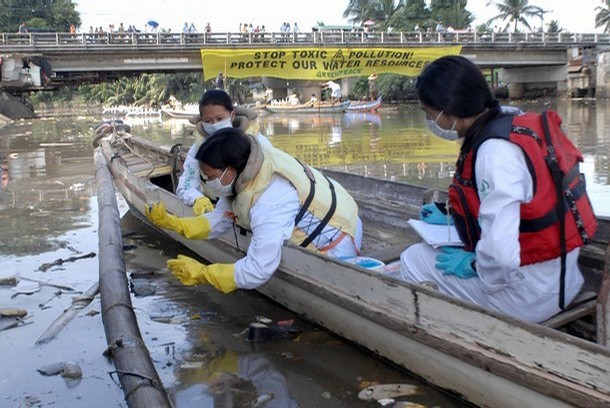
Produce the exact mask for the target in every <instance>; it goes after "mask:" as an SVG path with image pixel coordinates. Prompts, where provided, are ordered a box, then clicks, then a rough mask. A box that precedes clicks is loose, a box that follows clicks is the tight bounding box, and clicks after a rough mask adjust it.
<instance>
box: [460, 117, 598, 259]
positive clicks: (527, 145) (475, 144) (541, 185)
mask: <svg viewBox="0 0 610 408" xmlns="http://www.w3.org/2000/svg"><path fill="white" fill-rule="evenodd" d="M545 114H546V117H547V123H548V125H547V126H548V129H549V131H548V133H547V134H548V136H550V141H551V143H552V145H553V146H554V149H551V153H549V150H548V149H547V147H548V145H549V143H548V140H549V138H547V137H546V135H545V132H544V124H543V119H542V117H543V115H544V114H537V113H527V114H525V115H521V116H514V117H513V116H502V117H499V118H496V119H494V120H492V121H491V122H490V123H488V124H487V125H486V127H485V128H484V129H483V130H482V131H481V132H479V134H478V135H477V136H475V140H473V141H472V142H470V143H468V145H466V144H465V145H464V146H463V148H465V149H463V150H464V151H462V152H460V156H459V158H458V161H457V164H456V167H457V168H456V172H455V175H454V177H453V183H452V185H451V186H450V187H449V203H450V205H451V214H452V217H453V220H454V223H455V226H456V228H457V230H458V233H459V235H460V238H461V239H462V241H463V242H464V243H465V248H464V249H465V250H467V251H474V249H475V247H476V244H477V242H478V241H479V239H480V236H481V228H480V226H479V223H478V215H479V206H480V199H479V195H478V193H477V186H476V178H475V166H474V165H475V161H476V155H477V151H478V148H479V147H480V146H481V144H482V143H483V142H484V141H486V140H488V139H491V138H501V139H504V140H508V141H510V142H512V143H515V144H516V145H518V146H519V147H520V148H521V149H522V151H523V153H524V154H525V161H526V163H527V165H528V168H529V171H530V174H531V176H532V180H533V183H534V185H533V193H534V195H533V199H532V200H531V201H530V202H529V203H524V204H522V205H521V223H520V226H519V244H520V246H521V265H528V264H532V263H536V262H542V261H546V260H549V259H554V258H557V257H559V256H560V255H561V252H562V251H561V247H562V245H561V242H560V225H561V223H560V217H559V216H558V212H560V213H561V216H562V217H564V220H565V223H564V227H565V251H566V252H570V251H571V250H573V249H574V248H577V247H580V246H582V245H583V244H586V243H587V241H588V240H589V238H590V237H592V236H593V234H594V233H595V230H596V228H597V223H596V221H595V215H594V213H593V208H592V207H591V203H590V201H589V197H588V196H587V193H586V190H585V182H584V176H583V175H582V174H580V171H579V163H580V162H582V160H583V159H582V154H581V153H580V151H579V150H578V149H577V148H576V147H575V146H574V145H573V144H572V143H571V142H570V140H569V139H568V138H567V137H566V136H565V134H564V133H563V132H562V130H561V128H560V126H561V118H560V117H559V115H558V114H557V113H556V112H554V111H547V112H546V113H545ZM552 150H554V152H555V153H554V155H555V156H556V158H557V160H556V163H558V167H557V168H558V169H560V170H561V173H557V174H560V175H559V176H558V177H557V179H558V180H559V179H560V180H561V181H560V183H561V187H560V188H561V191H562V192H561V194H562V196H563V201H564V205H563V207H562V208H561V209H558V206H557V202H558V194H557V188H556V185H557V183H556V182H555V179H554V178H553V174H552V171H551V169H550V165H549V164H548V163H549V160H550V157H551V156H553V153H552Z"/></svg>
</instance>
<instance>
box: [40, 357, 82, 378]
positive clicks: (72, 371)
mask: <svg viewBox="0 0 610 408" xmlns="http://www.w3.org/2000/svg"><path fill="white" fill-rule="evenodd" d="M37 371H38V372H39V373H40V374H42V375H46V376H52V375H58V374H59V375H61V376H62V377H64V378H81V377H82V376H83V371H82V370H81V368H80V366H79V365H78V364H76V363H74V362H72V361H63V362H60V363H53V364H49V365H46V366H43V367H40V368H39V369H37Z"/></svg>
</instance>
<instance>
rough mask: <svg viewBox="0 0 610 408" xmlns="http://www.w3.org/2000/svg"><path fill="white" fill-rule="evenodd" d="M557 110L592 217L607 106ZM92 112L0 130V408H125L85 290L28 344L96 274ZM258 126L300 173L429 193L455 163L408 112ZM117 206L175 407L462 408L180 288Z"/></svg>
mask: <svg viewBox="0 0 610 408" xmlns="http://www.w3.org/2000/svg"><path fill="white" fill-rule="evenodd" d="M548 103H550V104H554V103H555V102H553V101H550V102H548ZM544 106H546V105H544ZM535 108H536V107H534V109H535ZM570 109H571V110H570ZM537 110H539V109H537ZM558 110H559V111H560V113H561V114H562V116H563V117H564V119H566V117H567V120H566V122H567V125H568V130H569V131H570V134H571V135H572V134H574V135H575V138H576V139H577V140H579V141H582V144H581V146H582V147H581V146H579V147H581V149H583V151H584V152H585V155H586V161H585V166H586V167H587V168H588V170H589V171H590V173H591V174H590V175H588V180H589V179H591V180H592V182H589V186H590V188H593V190H594V198H593V199H594V201H595V202H594V205H597V206H598V208H599V209H600V210H599V211H606V210H607V207H605V206H604V204H603V201H604V197H607V194H608V185H607V184H608V183H607V176H608V166H607V161H604V160H607V151H608V145H607V142H606V140H607V138H606V137H605V136H604V131H605V130H604V131H601V130H600V129H599V127H603V126H605V123H606V122H604V121H601V122H600V118H599V115H600V114H603V115H605V114H607V113H606V112H605V111H606V110H607V109H605V108H604V109H603V112H602V113H600V112H599V110H600V108H599V106H598V107H597V111H596V109H595V107H591V106H588V107H586V106H585V107H580V106H576V107H571V108H569V109H568V108H567V107H566V105H564V104H562V103H559V106H558ZM573 111H576V113H574V112H573ZM99 112H100V110H99V109H97V110H94V111H92V112H87V111H78V112H71V111H63V110H62V111H59V110H58V111H53V112H50V113H49V114H48V115H46V116H43V117H42V118H40V119H34V120H24V121H17V122H14V123H12V124H10V125H8V126H6V127H4V128H2V129H0V165H1V166H2V169H3V173H2V176H3V178H2V180H3V184H2V190H1V191H2V192H1V195H0V219H1V220H2V221H1V224H0V225H1V227H0V237H1V240H0V242H1V244H2V245H1V249H0V262H1V264H2V268H1V269H2V270H1V271H0V277H2V278H8V279H9V281H10V278H11V277H15V281H16V282H15V283H12V284H6V285H2V286H0V308H2V309H7V308H11V309H23V310H25V311H27V315H26V316H25V317H24V318H22V320H21V321H19V322H18V324H17V325H16V327H12V328H10V329H6V330H2V331H0V344H1V345H2V346H3V347H2V348H1V349H2V351H1V352H0V353H1V354H0V355H1V356H2V361H3V362H4V366H5V367H6V369H5V370H3V371H2V374H1V375H0V395H1V397H0V406H7V407H34V406H58V407H82V406H89V407H109V406H117V407H120V406H127V403H126V402H125V400H124V396H123V392H122V390H121V389H120V387H119V384H118V379H117V373H116V372H114V371H115V368H114V366H113V364H112V362H111V361H110V360H108V359H107V358H106V357H104V356H103V352H104V351H105V350H106V348H107V347H108V344H107V341H106V338H105V334H104V328H103V325H102V319H101V315H100V300H99V295H98V296H96V297H94V298H93V299H92V301H91V303H90V304H87V305H86V306H84V307H83V308H82V309H81V310H80V311H79V312H78V314H77V315H76V316H75V317H74V318H73V319H72V320H71V321H70V322H69V323H68V324H67V325H66V327H65V328H63V329H62V330H61V331H59V332H58V333H57V334H56V335H55V337H54V338H51V339H48V340H46V341H45V342H43V343H40V342H38V343H37V341H38V340H39V339H40V338H41V336H42V335H43V333H45V331H46V330H47V328H48V327H49V326H51V324H52V323H53V322H54V321H55V320H56V319H57V318H58V317H59V316H61V315H62V314H63V313H64V311H65V310H66V309H68V308H70V306H71V305H72V304H73V299H74V298H75V297H76V296H78V295H80V294H81V293H84V292H86V291H87V290H89V289H90V288H91V287H92V285H94V284H95V283H96V282H97V279H98V258H97V256H96V257H83V256H84V255H87V254H89V253H91V252H93V253H97V252H98V247H97V244H98V237H97V228H98V227H97V222H98V213H97V199H96V186H95V175H94V171H93V146H92V145H91V141H92V140H93V132H92V128H93V126H94V125H95V124H96V123H98V122H99V121H100V116H99ZM574 118H577V120H574ZM260 121H261V128H262V129H263V133H265V134H267V135H268V136H269V138H270V140H271V141H272V142H273V143H274V144H275V145H277V146H278V147H280V148H282V149H284V150H287V151H289V152H290V153H292V154H295V155H297V156H300V158H301V159H302V160H303V161H305V162H308V163H311V164H312V165H315V166H319V167H335V168H342V169H345V170H347V171H353V172H361V173H364V174H369V175H374V176H377V177H386V178H392V179H398V180H404V181H408V182H419V183H423V184H426V185H434V186H436V187H438V188H444V187H445V186H446V184H447V183H448V180H450V176H451V167H452V164H453V162H454V161H455V157H456V153H457V147H456V146H455V144H451V143H446V142H443V141H439V140H438V138H435V137H434V136H431V135H430V134H429V133H427V131H426V130H425V129H424V128H423V120H422V118H421V115H420V113H419V112H418V111H417V108H416V107H407V108H402V109H400V110H387V111H386V110H382V111H381V112H380V113H378V114H371V115H365V114H360V115H352V116H351V117H348V116H347V115H345V116H328V117H323V116H311V117H310V116H304V117H303V118H287V117H281V116H268V117H262V118H261V119H260ZM598 124H599V125H598ZM132 127H133V129H134V133H137V134H138V135H142V136H146V137H149V138H150V139H152V140H155V141H157V142H160V143H164V144H168V145H171V144H175V143H184V144H189V145H190V144H191V143H192V142H193V136H192V135H191V132H192V127H191V126H190V125H189V124H188V122H186V121H183V120H167V121H159V122H156V121H152V122H151V121H142V122H133V123H132ZM576 132H578V133H576ZM591 133H593V134H594V136H591ZM609 134H610V133H609ZM591 138H593V139H591ZM577 144H578V143H577ZM600 149H602V150H601V151H600ZM603 149H605V152H606V153H603V151H604V150H603ZM604 157H606V158H605V159H604ZM591 186H593V187H591ZM600 197H601V198H600ZM117 199H118V204H119V210H120V212H121V214H122V223H121V224H122V229H123V236H124V249H125V256H126V263H127V265H126V266H127V273H128V277H129V280H130V282H131V283H132V285H133V290H134V291H135V292H137V293H140V295H136V294H135V293H132V303H133V306H134V310H135V312H136V315H137V317H138V323H139V326H140V331H141V333H142V336H143V339H144V341H145V343H146V346H147V347H148V349H149V351H150V354H151V357H152V360H153V362H154V365H155V367H156V369H157V372H158V373H159V376H160V377H161V380H162V382H163V385H164V386H165V387H166V389H167V391H168V393H169V396H170V399H171V400H172V402H173V404H174V405H175V406H176V407H242V406H243V407H248V406H253V401H258V404H259V405H258V406H261V407H374V406H380V404H379V403H378V402H377V401H364V400H361V399H359V398H358V393H359V392H360V390H361V389H363V388H365V387H366V386H369V385H373V384H412V385H417V386H418V388H417V390H418V392H417V394H416V395H407V396H401V397H397V398H396V400H398V401H402V402H403V403H405V404H406V402H407V401H408V402H410V403H411V404H412V405H410V406H412V407H417V406H423V407H435V406H439V407H461V406H466V405H465V404H463V403H461V402H459V401H458V400H457V399H454V398H451V397H450V396H447V395H445V394H442V393H440V392H439V391H437V390H435V389H433V388H431V387H429V386H426V385H424V384H423V383H421V382H419V381H418V380H417V379H416V378H413V377H411V376H409V375H408V373H405V372H404V371H401V370H398V369H396V368H395V367H393V366H392V365H390V364H388V363H387V362H385V361H382V360H380V359H378V358H375V357H373V356H372V355H371V354H369V353H367V352H365V351H363V350H361V349H359V348H357V347H355V346H353V345H352V344H350V343H346V342H344V341H343V340H342V339H340V338H338V337H336V336H334V335H332V334H330V333H329V332H327V331H325V330H322V329H320V328H318V327H316V326H312V325H310V324H308V323H307V322H306V321H304V320H302V319H300V318H299V317H298V316H296V315H294V314H293V313H291V312H290V311H288V310H286V309H284V308H282V307H280V306H278V305H277V304H275V303H273V302H271V301H269V300H268V299H266V298H265V297H263V296H261V295H259V294H258V293H256V292H254V291H237V292H235V293H233V294H231V295H228V296H227V295H223V294H221V293H219V292H217V291H215V290H214V289H211V288H210V287H208V286H197V287H185V286H183V285H182V284H180V282H178V281H177V280H176V279H174V278H173V277H171V275H170V274H169V273H168V271H167V270H166V269H165V261H166V260H167V259H168V258H171V257H175V256H176V255H177V254H178V253H185V254H187V255H189V253H188V251H186V250H185V249H184V248H181V247H179V246H177V245H176V244H174V243H173V242H171V241H168V240H166V239H165V238H164V237H163V236H162V235H160V234H158V233H157V232H156V231H154V230H152V229H150V228H148V227H147V226H146V225H144V224H142V223H140V222H139V221H138V220H136V219H135V218H134V217H132V216H131V215H130V213H129V212H128V208H127V206H126V204H125V202H124V201H123V200H122V198H121V197H120V196H118V197H117ZM596 211H597V209H596ZM191 255H192V254H191ZM80 257H82V259H78V258H80ZM71 259H74V260H73V261H71ZM58 260H65V262H55V261H58ZM17 281H18V283H17ZM3 319H4V318H3ZM257 321H264V322H266V321H271V322H274V323H277V322H280V323H282V324H287V325H290V327H292V328H294V329H295V330H298V332H299V333H297V334H295V335H294V336H289V337H286V338H283V339H278V340H273V341H262V342H248V341H247V338H246V337H247V330H246V329H247V328H248V327H249V325H250V324H251V323H253V322H257ZM55 363H62V364H63V363H74V364H76V365H77V366H78V367H79V368H80V370H81V372H82V376H73V377H76V378H70V377H69V376H66V375H64V376H61V375H45V374H43V373H41V372H40V371H39V370H41V369H42V368H44V367H47V366H49V365H52V364H55ZM404 406H407V405H404Z"/></svg>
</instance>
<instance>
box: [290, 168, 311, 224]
mask: <svg viewBox="0 0 610 408" xmlns="http://www.w3.org/2000/svg"><path fill="white" fill-rule="evenodd" d="M295 160H296V161H298V162H299V164H300V165H301V166H303V171H304V172H305V174H306V175H307V178H308V179H309V194H308V195H307V198H306V199H305V202H303V205H302V206H301V209H300V210H299V213H298V214H297V216H296V217H295V219H294V225H297V224H298V223H299V222H301V220H302V219H303V216H304V215H305V212H306V211H307V209H308V208H309V206H310V205H311V202H312V201H313V197H314V195H316V178H315V177H314V175H313V173H312V172H311V169H310V168H309V167H307V166H306V165H304V164H303V163H301V161H299V159H297V158H296V157H295Z"/></svg>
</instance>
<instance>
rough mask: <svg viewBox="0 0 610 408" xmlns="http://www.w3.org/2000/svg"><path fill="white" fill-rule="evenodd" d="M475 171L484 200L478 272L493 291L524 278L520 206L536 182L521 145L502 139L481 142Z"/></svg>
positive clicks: (480, 211)
mask: <svg viewBox="0 0 610 408" xmlns="http://www.w3.org/2000/svg"><path fill="white" fill-rule="evenodd" d="M475 172H476V181H477V188H478V192H479V197H480V199H481V206H480V209H479V225H480V227H481V239H480V241H479V242H478V244H477V247H476V259H477V273H478V275H479V277H480V278H481V281H482V282H483V284H484V285H483V289H484V290H485V291H486V292H487V293H488V294H491V293H494V292H496V291H498V290H501V289H503V288H505V287H506V286H508V285H509V284H510V283H512V282H514V281H516V280H519V279H520V278H519V273H520V272H519V265H520V259H521V257H520V255H521V246H520V244H519V223H520V221H519V220H520V210H521V208H520V206H521V204H523V203H527V202H529V201H531V200H532V198H533V182H532V178H531V175H530V173H529V171H528V168H527V165H526V163H525V156H524V153H523V151H522V150H521V148H519V147H518V146H517V145H515V144H513V143H511V142H508V141H506V140H501V139H491V140H488V141H486V142H484V143H483V144H482V145H481V147H480V148H479V151H478V154H477V159H476V163H475Z"/></svg>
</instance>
